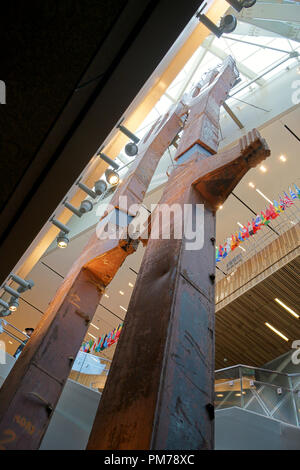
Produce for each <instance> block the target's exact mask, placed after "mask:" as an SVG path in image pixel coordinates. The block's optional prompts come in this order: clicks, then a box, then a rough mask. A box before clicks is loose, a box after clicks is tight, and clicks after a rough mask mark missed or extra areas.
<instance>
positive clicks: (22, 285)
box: [9, 273, 34, 293]
mask: <svg viewBox="0 0 300 470" xmlns="http://www.w3.org/2000/svg"><path fill="white" fill-rule="evenodd" d="M9 277H10V278H11V279H12V280H13V281H15V282H16V283H17V284H19V285H20V287H18V292H20V293H23V292H25V291H26V290H29V289H31V288H32V287H33V286H34V282H33V281H32V280H31V279H28V281H26V280H25V279H22V278H21V277H20V276H17V275H16V274H13V273H11V274H10V276H9Z"/></svg>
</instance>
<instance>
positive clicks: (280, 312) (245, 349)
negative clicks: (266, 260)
mask: <svg viewBox="0 0 300 470" xmlns="http://www.w3.org/2000/svg"><path fill="white" fill-rule="evenodd" d="M299 279H300V256H298V257H297V258H295V259H294V260H293V261H291V262H290V263H288V264H286V265H285V266H284V267H282V268H280V269H279V270H277V271H276V272H275V273H273V274H271V275H270V276H269V277H267V278H266V279H265V280H263V281H262V282H260V283H259V284H257V285H256V286H254V287H252V289H250V290H248V291H246V292H245V293H244V294H242V295H241V296H239V297H238V298H237V299H235V300H233V301H232V302H231V303H230V304H228V305H226V306H225V307H224V308H222V309H220V310H218V311H217V313H216V369H221V368H223V367H228V366H231V365H235V364H247V365H252V366H262V365H263V364H265V363H266V362H268V361H270V360H271V359H274V358H275V357H278V356H280V355H281V354H283V353H285V352H287V351H289V350H290V349H291V346H292V342H293V341H294V340H297V339H299V340H300V319H297V318H295V317H293V316H292V315H291V314H290V313H289V312H287V311H286V310H285V309H284V308H282V307H281V306H280V305H278V304H277V303H276V302H275V301H274V299H275V298H276V297H277V298H279V299H280V300H282V301H283V302H284V303H285V304H286V305H288V306H289V307H290V308H291V309H293V310H294V311H295V312H296V313H298V314H299V315H300V301H299V299H300V283H299ZM265 322H268V323H270V324H271V325H273V326H274V327H275V328H276V329H277V330H279V331H280V332H281V333H283V334H284V335H285V336H286V337H287V338H289V341H288V342H287V341H285V340H284V339H282V338H281V337H279V336H278V335H277V334H275V333H274V332H272V331H271V330H270V329H269V328H268V327H267V326H266V325H265ZM224 358H226V359H227V361H224Z"/></svg>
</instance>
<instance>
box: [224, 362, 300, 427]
mask: <svg viewBox="0 0 300 470" xmlns="http://www.w3.org/2000/svg"><path fill="white" fill-rule="evenodd" d="M232 406H238V407H240V408H243V409H245V410H248V411H253V412H256V413H259V414H262V415H264V416H268V417H270V418H273V419H278V420H280V421H283V422H285V423H289V424H293V425H294V426H299V425H300V424H299V423H300V413H299V409H300V374H284V373H281V372H277V371H271V370H267V369H259V368H257V367H249V366H244V365H237V366H233V367H228V368H226V369H220V370H217V371H216V373H215V409H216V410H220V409H223V408H229V407H232Z"/></svg>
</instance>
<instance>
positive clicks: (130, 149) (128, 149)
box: [125, 142, 139, 157]
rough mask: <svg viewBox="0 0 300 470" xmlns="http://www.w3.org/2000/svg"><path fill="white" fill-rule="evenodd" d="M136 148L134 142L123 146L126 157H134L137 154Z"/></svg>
mask: <svg viewBox="0 0 300 470" xmlns="http://www.w3.org/2000/svg"><path fill="white" fill-rule="evenodd" d="M138 151H139V149H138V146H137V145H136V144H135V143H134V142H129V143H128V144H127V145H125V153H126V155H128V157H135V156H136V155H137V153H138Z"/></svg>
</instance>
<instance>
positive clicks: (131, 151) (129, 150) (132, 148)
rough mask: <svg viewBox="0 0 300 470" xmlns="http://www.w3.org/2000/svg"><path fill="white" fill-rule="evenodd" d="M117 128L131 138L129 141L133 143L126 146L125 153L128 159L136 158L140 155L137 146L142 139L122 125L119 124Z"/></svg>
mask: <svg viewBox="0 0 300 470" xmlns="http://www.w3.org/2000/svg"><path fill="white" fill-rule="evenodd" d="M117 128H118V129H119V130H120V131H121V132H122V133H123V134H125V135H126V136H127V137H129V139H131V140H132V142H129V143H128V144H127V145H126V146H125V153H126V155H128V157H135V156H136V154H137V153H138V150H139V149H138V146H137V144H138V143H139V141H140V139H139V138H138V137H137V136H136V135H135V134H133V133H132V132H131V131H130V130H129V129H127V128H126V127H124V126H122V125H121V124H118V126H117Z"/></svg>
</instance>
